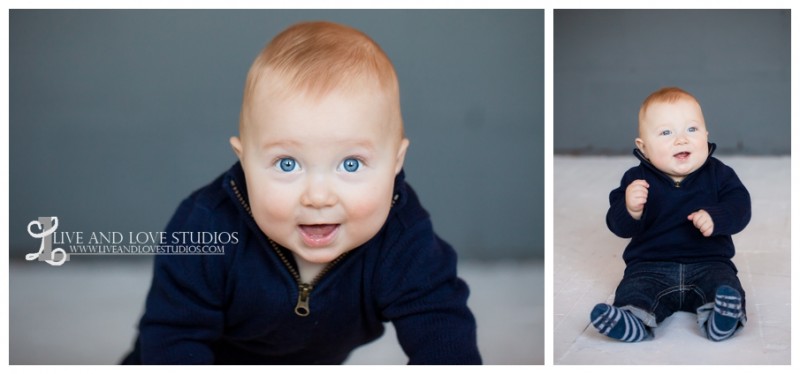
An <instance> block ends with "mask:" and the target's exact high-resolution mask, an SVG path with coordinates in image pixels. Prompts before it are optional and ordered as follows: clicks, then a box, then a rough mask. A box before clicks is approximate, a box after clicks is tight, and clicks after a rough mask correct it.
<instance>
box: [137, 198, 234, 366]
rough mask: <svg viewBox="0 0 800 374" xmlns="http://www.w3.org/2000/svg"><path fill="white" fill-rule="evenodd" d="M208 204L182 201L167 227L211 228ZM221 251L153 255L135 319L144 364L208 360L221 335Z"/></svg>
mask: <svg viewBox="0 0 800 374" xmlns="http://www.w3.org/2000/svg"><path fill="white" fill-rule="evenodd" d="M211 221H213V219H212V218H211V216H210V214H209V211H208V209H205V208H203V207H198V206H196V205H194V204H192V203H191V197H190V198H189V199H187V200H185V201H184V202H183V203H182V204H181V206H180V207H179V208H178V211H177V212H176V213H175V215H174V216H173V218H172V220H171V221H170V223H169V225H168V226H167V229H166V231H168V232H170V234H169V237H171V235H172V234H171V233H172V232H185V231H215V230H216V228H214V227H210V224H209V222H211ZM223 269H224V266H223V256H202V255H196V256H177V255H158V256H156V258H155V264H154V267H153V282H152V285H151V288H150V292H149V293H148V296H147V304H146V306H145V313H144V316H143V317H142V320H141V323H140V324H139V348H140V352H141V357H140V358H141V362H142V363H143V364H211V363H213V362H214V354H213V352H212V350H211V343H212V342H213V341H215V340H217V339H219V337H220V336H221V334H222V329H223V327H222V326H223V325H224V315H223V312H222V308H221V301H220V300H222V297H221V294H222V293H223V282H222V281H220V280H221V279H223V275H222V272H223Z"/></svg>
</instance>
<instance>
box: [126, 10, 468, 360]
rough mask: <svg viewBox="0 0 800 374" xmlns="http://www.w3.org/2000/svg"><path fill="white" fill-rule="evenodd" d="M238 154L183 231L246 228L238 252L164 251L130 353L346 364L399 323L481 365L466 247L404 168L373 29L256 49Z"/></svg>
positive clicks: (416, 356) (407, 342) (401, 329)
mask: <svg viewBox="0 0 800 374" xmlns="http://www.w3.org/2000/svg"><path fill="white" fill-rule="evenodd" d="M230 142H231V145H232V147H233V150H234V152H235V153H236V156H237V157H238V159H239V162H238V163H236V164H235V165H234V166H233V167H232V168H231V169H230V170H228V171H227V172H226V173H224V174H223V175H222V176H220V177H219V178H217V179H216V180H215V181H213V182H212V183H211V184H209V185H208V186H206V187H204V188H202V189H200V190H198V191H196V192H194V193H193V194H192V195H191V196H189V197H188V198H187V199H186V200H185V201H183V203H182V204H181V205H180V207H179V208H178V210H177V212H176V213H175V215H174V217H173V218H172V220H171V221H170V223H169V224H168V226H167V231H169V232H186V231H189V232H236V233H238V235H237V236H236V239H237V243H236V245H233V246H226V248H225V253H224V256H202V255H201V256H157V257H156V260H155V267H154V275H153V282H152V286H151V289H150V292H149V295H148V297H147V303H146V307H145V312H144V316H143V317H142V319H141V322H140V324H139V336H138V339H137V340H136V343H135V348H134V350H133V352H132V353H131V354H129V355H128V357H127V358H126V359H125V361H124V363H154V364H178V363H180V364H211V363H215V364H234V363H235V364H340V363H342V362H343V361H345V360H346V359H347V357H348V355H349V354H350V352H352V351H353V350H354V349H355V348H356V347H358V346H361V345H364V344H366V343H369V342H371V341H373V340H375V339H377V338H378V337H380V336H381V335H382V334H383V332H384V326H383V323H384V322H387V321H391V322H392V323H393V324H394V326H395V329H396V331H397V337H398V340H399V342H400V345H401V346H402V348H403V351H404V352H405V353H406V354H407V355H408V358H409V363H412V364H479V363H481V357H480V354H479V352H478V349H477V344H476V326H475V319H474V317H473V315H472V313H471V312H470V310H469V308H467V297H468V294H469V290H468V288H467V285H466V284H465V283H464V282H463V281H462V280H461V279H459V278H458V277H457V275H456V253H455V251H454V250H453V248H452V247H451V246H450V245H448V244H447V243H446V242H444V241H443V240H442V239H440V238H439V237H438V236H436V234H435V233H434V231H433V228H432V225H431V221H430V218H429V217H428V214H427V212H426V211H425V210H424V209H423V207H422V206H421V205H420V202H419V200H418V199H417V196H416V195H415V193H414V191H413V190H412V189H411V187H410V186H409V185H408V184H406V182H405V180H404V173H403V171H402V167H403V160H404V158H405V154H406V149H407V148H408V144H409V142H408V140H407V139H406V138H405V136H404V132H403V121H402V117H401V113H400V93H399V86H398V82H397V76H396V73H395V70H394V68H393V67H392V63H391V62H390V60H389V58H388V57H387V56H386V54H385V53H384V52H383V51H382V50H381V48H380V47H379V46H378V45H377V44H376V43H375V42H374V41H373V40H371V39H370V38H369V37H368V36H367V35H365V34H363V33H361V32H360V31H357V30H355V29H352V28H349V27H346V26H342V25H337V24H333V23H328V22H311V23H300V24H296V25H294V26H291V27H289V28H288V29H286V30H284V31H283V32H282V33H280V34H279V35H278V36H276V37H275V39H273V40H272V41H271V42H270V43H269V44H268V45H267V47H266V48H265V49H264V50H263V51H262V52H261V53H260V54H259V55H258V57H257V58H256V59H255V61H254V63H253V65H252V67H251V68H250V71H249V73H248V75H247V80H246V83H245V88H244V97H243V103H242V110H241V116H240V121H239V137H233V138H231V140H230Z"/></svg>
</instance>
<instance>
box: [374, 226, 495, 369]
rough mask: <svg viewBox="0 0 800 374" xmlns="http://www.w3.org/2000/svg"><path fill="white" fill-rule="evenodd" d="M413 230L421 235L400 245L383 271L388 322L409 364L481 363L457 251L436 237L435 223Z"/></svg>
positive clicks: (380, 287) (390, 253) (380, 284)
mask: <svg viewBox="0 0 800 374" xmlns="http://www.w3.org/2000/svg"><path fill="white" fill-rule="evenodd" d="M422 226H427V229H423V230H419V229H420V228H421V227H422ZM409 231H416V232H418V233H419V235H413V239H411V240H400V242H399V243H397V244H396V245H395V246H394V247H395V248H393V249H392V250H390V251H388V253H387V254H388V256H387V257H386V258H385V259H384V261H383V265H381V269H380V270H379V276H378V277H377V282H378V284H377V285H376V288H377V289H378V290H379V291H378V293H379V296H378V302H379V307H380V309H381V313H382V318H385V319H387V320H390V321H392V324H393V325H394V326H395V330H396V331H397V339H398V341H399V342H400V345H401V346H402V348H403V351H404V352H405V353H406V355H408V360H409V361H408V363H409V364H426V365H430V364H448V365H465V364H480V363H481V356H480V353H479V352H478V346H477V337H476V324H475V318H474V316H473V315H472V312H471V311H470V310H469V308H468V307H467V297H468V296H469V288H468V287H467V285H466V283H464V281H463V280H461V279H459V278H458V277H457V276H456V254H455V251H454V250H453V249H452V247H450V245H448V244H447V243H446V242H444V241H442V240H441V239H439V238H438V237H436V236H435V234H433V232H432V230H431V229H430V223H429V221H428V222H420V223H418V224H415V225H414V226H412V227H411V228H410V229H409ZM405 236H406V239H408V235H405Z"/></svg>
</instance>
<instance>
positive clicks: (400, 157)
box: [394, 138, 409, 175]
mask: <svg viewBox="0 0 800 374" xmlns="http://www.w3.org/2000/svg"><path fill="white" fill-rule="evenodd" d="M408 144H409V141H408V139H407V138H403V140H401V141H400V147H399V148H398V150H397V159H395V168H394V174H395V175H397V174H398V173H400V170H402V169H403V162H405V160H406V150H407V149H408Z"/></svg>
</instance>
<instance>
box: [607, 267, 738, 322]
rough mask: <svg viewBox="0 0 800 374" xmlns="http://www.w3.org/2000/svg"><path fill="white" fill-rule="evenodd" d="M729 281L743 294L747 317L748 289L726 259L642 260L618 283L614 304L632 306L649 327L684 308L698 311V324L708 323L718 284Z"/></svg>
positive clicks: (628, 270)
mask: <svg viewBox="0 0 800 374" xmlns="http://www.w3.org/2000/svg"><path fill="white" fill-rule="evenodd" d="M722 285H728V286H730V287H732V288H734V289H736V290H737V291H739V293H740V294H741V295H742V318H741V320H740V321H739V327H742V326H744V323H745V322H746V321H747V313H746V311H745V303H744V298H745V297H744V290H743V289H742V285H741V283H740V282H739V278H738V277H737V276H736V269H735V268H733V267H732V266H730V265H728V264H726V263H724V262H701V263H696V264H680V263H676V262H640V263H636V264H633V265H632V266H629V267H627V268H626V269H625V276H624V277H623V278H622V281H621V282H620V283H619V286H617V291H616V296H615V297H614V306H616V307H619V308H621V309H626V310H630V311H631V313H633V315H635V316H636V317H638V318H639V319H641V320H642V322H644V324H645V325H647V326H649V327H656V326H657V325H658V323H660V322H661V321H663V320H664V319H665V318H667V317H669V316H670V315H672V313H675V312H678V311H683V312H690V313H696V314H697V325H698V327H700V328H701V329H703V330H702V331H705V323H706V321H708V318H709V316H710V315H711V312H713V311H714V297H715V295H716V291H717V288H718V287H719V286H722Z"/></svg>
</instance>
